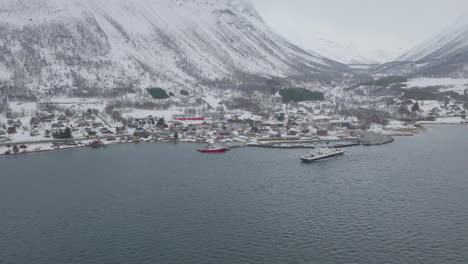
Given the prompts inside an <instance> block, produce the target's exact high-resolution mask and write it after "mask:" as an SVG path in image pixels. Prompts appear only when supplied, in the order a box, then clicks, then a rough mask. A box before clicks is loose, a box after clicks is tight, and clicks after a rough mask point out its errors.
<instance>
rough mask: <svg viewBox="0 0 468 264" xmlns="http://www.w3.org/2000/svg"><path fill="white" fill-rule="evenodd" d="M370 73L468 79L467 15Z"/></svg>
mask: <svg viewBox="0 0 468 264" xmlns="http://www.w3.org/2000/svg"><path fill="white" fill-rule="evenodd" d="M372 72H373V73H378V74H385V75H388V74H393V75H408V76H411V77H434V78H446V77H450V78H458V79H460V78H462V79H463V78H467V77H468V14H466V15H465V16H461V17H459V18H458V19H457V20H456V21H455V22H454V23H453V24H451V25H450V26H448V27H446V28H445V29H444V30H443V31H442V32H440V33H439V34H436V35H435V36H433V37H432V38H430V39H428V40H426V41H424V42H423V43H421V44H419V45H417V46H416V47H414V48H413V49H411V50H410V51H409V52H407V53H406V54H404V55H403V56H401V57H400V58H399V59H398V61H395V62H391V63H386V64H382V65H379V66H376V67H374V68H373V69H372Z"/></svg>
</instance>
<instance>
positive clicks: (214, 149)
mask: <svg viewBox="0 0 468 264" xmlns="http://www.w3.org/2000/svg"><path fill="white" fill-rule="evenodd" d="M228 150H229V149H228V148H226V147H222V146H219V145H207V146H206V147H204V148H202V149H200V150H198V151H199V152H201V153H222V152H226V151H228Z"/></svg>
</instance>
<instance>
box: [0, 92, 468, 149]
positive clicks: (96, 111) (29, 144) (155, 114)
mask: <svg viewBox="0 0 468 264" xmlns="http://www.w3.org/2000/svg"><path fill="white" fill-rule="evenodd" d="M8 104H9V106H10V111H9V112H8V113H6V114H2V115H0V155H11V154H21V153H31V152H42V151H51V150H59V149H68V148H76V147H85V146H92V147H100V146H105V145H108V144H117V143H141V142H161V141H169V142H191V143H200V144H201V143H203V144H205V145H206V144H210V143H215V142H216V143H222V144H224V145H225V146H226V147H227V148H235V147H242V146H252V147H269V148H314V147H316V146H318V145H319V144H333V145H339V146H353V145H358V144H363V145H374V144H385V143H390V142H392V141H393V138H392V137H391V136H410V135H413V134H414V133H418V132H420V131H422V130H424V127H423V126H422V125H421V124H424V123H451V124H466V123H467V122H466V121H465V110H464V108H463V102H456V101H454V102H449V103H447V102H439V101H419V102H417V101H413V100H404V101H401V102H399V104H400V107H404V108H406V109H407V110H408V111H413V112H416V114H418V115H420V116H424V117H427V120H429V121H420V122H403V121H397V120H390V121H389V122H387V124H386V125H382V124H374V123H371V124H369V123H368V122H367V123H366V122H363V120H359V119H358V118H356V117H352V116H351V117H350V116H342V115H339V114H337V113H336V111H334V110H333V109H334V105H333V103H332V102H327V101H320V102H304V103H303V104H301V103H300V104H295V105H294V106H293V107H291V106H288V105H283V106H282V109H281V111H276V112H272V113H271V115H270V116H257V115H254V114H252V113H250V112H248V111H239V110H231V111H229V110H227V111H226V110H223V111H216V110H213V109H211V111H203V112H202V111H200V112H198V111H197V113H184V111H183V110H180V109H179V111H170V110H166V111H158V110H154V111H152V110H141V111H138V110H133V112H131V113H129V114H127V115H126V117H128V118H124V117H122V115H121V113H120V112H117V111H115V110H114V108H113V107H109V106H108V105H106V104H103V102H101V101H96V100H86V99H70V98H67V99H56V100H48V101H45V102H14V101H13V102H8ZM415 105H417V106H415ZM415 107H417V109H415Z"/></svg>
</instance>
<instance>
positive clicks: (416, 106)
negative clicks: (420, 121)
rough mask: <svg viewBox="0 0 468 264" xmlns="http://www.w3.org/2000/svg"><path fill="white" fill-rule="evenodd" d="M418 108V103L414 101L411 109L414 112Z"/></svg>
mask: <svg viewBox="0 0 468 264" xmlns="http://www.w3.org/2000/svg"><path fill="white" fill-rule="evenodd" d="M418 110H419V104H418V103H417V102H416V103H414V105H413V107H412V108H411V111H412V112H413V113H414V112H416V111H418Z"/></svg>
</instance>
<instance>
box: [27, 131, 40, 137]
mask: <svg viewBox="0 0 468 264" xmlns="http://www.w3.org/2000/svg"><path fill="white" fill-rule="evenodd" d="M40 134H41V133H39V131H38V130H36V129H34V130H33V131H31V133H29V135H31V137H36V136H39V135H40Z"/></svg>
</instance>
